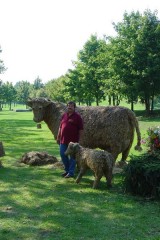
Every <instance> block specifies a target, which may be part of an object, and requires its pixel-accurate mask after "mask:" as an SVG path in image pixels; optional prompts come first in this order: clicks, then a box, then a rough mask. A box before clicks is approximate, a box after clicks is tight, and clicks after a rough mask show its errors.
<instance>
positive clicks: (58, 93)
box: [45, 76, 69, 102]
mask: <svg viewBox="0 0 160 240" xmlns="http://www.w3.org/2000/svg"><path fill="white" fill-rule="evenodd" d="M66 80H67V76H61V77H59V78H57V79H53V80H51V81H49V82H47V83H46V85H45V92H46V94H47V96H48V97H49V98H51V99H53V100H55V101H60V102H65V101H66V100H67V98H68V97H69V96H68V95H69V94H68V92H67V90H66V88H65V82H66Z"/></svg>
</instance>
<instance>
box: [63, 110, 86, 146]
mask: <svg viewBox="0 0 160 240" xmlns="http://www.w3.org/2000/svg"><path fill="white" fill-rule="evenodd" d="M60 129H61V134H60V136H61V139H60V143H62V144H69V143H70V142H78V141H79V131H80V130H83V121H82V118H81V116H80V115H79V114H78V113H77V112H73V113H72V114H71V115H70V116H69V115H68V113H64V114H63V115H62V119H61V123H60Z"/></svg>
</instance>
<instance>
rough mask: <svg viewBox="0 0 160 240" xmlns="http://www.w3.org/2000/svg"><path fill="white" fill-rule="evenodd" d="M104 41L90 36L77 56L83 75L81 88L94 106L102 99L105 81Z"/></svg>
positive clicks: (105, 59)
mask: <svg viewBox="0 0 160 240" xmlns="http://www.w3.org/2000/svg"><path fill="white" fill-rule="evenodd" d="M106 47H107V46H106V41H105V39H98V38H97V36H96V35H91V37H90V39H89V40H88V41H87V42H86V43H85V44H84V47H83V49H82V50H81V51H80V52H79V54H78V62H79V63H81V69H82V71H81V73H82V74H83V86H84V89H85V95H86V96H87V98H89V99H90V100H91V101H92V99H95V101H96V104H97V105H99V102H100V101H101V100H102V99H104V97H105V93H104V87H105V79H106V78H107V58H106Z"/></svg>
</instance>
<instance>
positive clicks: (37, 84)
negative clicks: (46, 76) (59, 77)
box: [33, 76, 44, 90]
mask: <svg viewBox="0 0 160 240" xmlns="http://www.w3.org/2000/svg"><path fill="white" fill-rule="evenodd" d="M43 87H44V84H43V83H42V79H40V78H39V76H38V77H37V78H36V79H35V80H34V83H33V88H34V89H35V90H37V89H40V88H43Z"/></svg>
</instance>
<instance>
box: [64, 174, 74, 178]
mask: <svg viewBox="0 0 160 240" xmlns="http://www.w3.org/2000/svg"><path fill="white" fill-rule="evenodd" d="M73 177H74V176H72V175H70V174H69V173H68V174H67V175H66V176H65V178H73Z"/></svg>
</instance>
